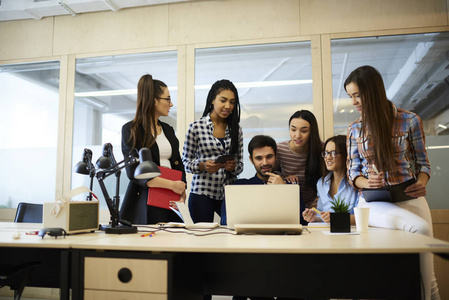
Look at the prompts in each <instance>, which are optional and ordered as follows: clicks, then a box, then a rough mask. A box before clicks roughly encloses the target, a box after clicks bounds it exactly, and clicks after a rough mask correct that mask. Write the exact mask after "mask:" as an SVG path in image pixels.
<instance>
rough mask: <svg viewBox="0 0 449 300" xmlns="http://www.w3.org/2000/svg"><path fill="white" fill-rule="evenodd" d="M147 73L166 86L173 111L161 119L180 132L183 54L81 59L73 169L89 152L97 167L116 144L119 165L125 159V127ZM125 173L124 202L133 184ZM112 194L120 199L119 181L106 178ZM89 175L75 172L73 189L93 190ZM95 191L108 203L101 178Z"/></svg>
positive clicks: (77, 64) (121, 185) (148, 54)
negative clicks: (179, 70) (180, 63)
mask: <svg viewBox="0 0 449 300" xmlns="http://www.w3.org/2000/svg"><path fill="white" fill-rule="evenodd" d="M145 74H151V75H152V76H153V78H155V79H159V80H162V81H163V82H165V83H166V84H167V86H168V88H169V90H170V95H171V99H172V101H173V107H172V108H171V110H170V115H169V116H168V117H161V120H163V121H164V122H167V123H169V124H170V125H172V126H173V127H174V128H175V129H176V125H177V124H176V116H177V52H176V51H167V52H156V53H143V54H130V55H115V56H104V57H94V58H82V59H77V60H76V75H75V107H74V124H73V126H74V127H73V152H72V155H73V156H72V166H75V164H76V163H77V162H79V161H80V160H81V158H82V155H83V151H84V148H88V149H90V150H92V152H93V159H92V161H93V163H94V164H95V162H96V160H97V159H98V158H99V157H100V156H101V153H102V148H103V145H104V144H105V143H111V144H112V145H113V150H114V157H115V159H116V161H117V162H119V161H121V160H123V154H122V151H121V129H122V126H123V125H124V124H125V123H127V122H128V121H130V120H132V119H133V118H134V115H135V111H136V100H137V83H138V81H139V79H140V77H142V76H143V75H145ZM128 182H129V181H128V178H127V176H126V172H125V170H123V171H122V174H121V177H120V198H121V199H123V196H124V193H125V191H126V188H127V186H128ZM105 184H106V187H107V189H108V193H109V196H110V197H111V198H112V197H113V196H114V195H115V187H116V178H115V177H114V176H110V177H108V178H107V179H106V180H105ZM89 185H90V180H89V176H86V175H80V174H76V173H74V172H73V173H72V188H75V187H78V186H89ZM93 192H94V193H95V194H96V195H97V197H98V198H99V199H100V204H101V206H102V208H105V202H104V201H102V199H103V195H102V193H101V190H100V187H99V185H98V183H97V181H96V180H94V186H93Z"/></svg>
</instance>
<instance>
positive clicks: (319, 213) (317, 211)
mask: <svg viewBox="0 0 449 300" xmlns="http://www.w3.org/2000/svg"><path fill="white" fill-rule="evenodd" d="M312 209H313V210H314V211H315V212H316V213H317V214H318V215H320V216H321V212H320V211H319V210H318V209H316V208H315V207H312Z"/></svg>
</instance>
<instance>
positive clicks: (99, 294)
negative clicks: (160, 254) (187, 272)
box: [84, 255, 171, 300]
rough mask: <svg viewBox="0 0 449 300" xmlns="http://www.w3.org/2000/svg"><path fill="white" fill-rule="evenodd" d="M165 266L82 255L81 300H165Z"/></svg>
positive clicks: (162, 262)
mask: <svg viewBox="0 0 449 300" xmlns="http://www.w3.org/2000/svg"><path fill="white" fill-rule="evenodd" d="M156 257H157V256H156ZM169 267H170V266H169V260H167V259H159V258H155V259H152V258H150V259H148V257H147V258H146V259H145V258H138V257H132V255H129V256H125V257H123V256H122V255H120V256H118V257H111V255H107V256H106V257H102V256H101V255H95V256H86V257H84V299H87V300H90V299H92V300H94V299H95V300H99V299H100V300H101V299H108V300H109V299H120V300H123V299H136V300H139V299H151V300H168V299H169V297H168V294H169V283H170V278H169V276H170V273H171V272H169Z"/></svg>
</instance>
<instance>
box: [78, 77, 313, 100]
mask: <svg viewBox="0 0 449 300" xmlns="http://www.w3.org/2000/svg"><path fill="white" fill-rule="evenodd" d="M311 83H312V79H304V80H280V81H253V82H238V83H234V85H235V87H236V88H253V87H272V86H288V85H300V84H311ZM211 86H212V84H204V85H195V90H209V89H210V87H211ZM168 89H169V90H170V91H175V90H177V89H178V87H177V86H175V87H168ZM123 95H137V89H127V90H109V91H92V92H79V93H77V92H75V97H104V96H123Z"/></svg>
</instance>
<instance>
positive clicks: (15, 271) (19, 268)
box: [0, 202, 43, 300]
mask: <svg viewBox="0 0 449 300" xmlns="http://www.w3.org/2000/svg"><path fill="white" fill-rule="evenodd" d="M42 212H43V205H42V204H34V203H25V202H20V203H19V205H18V206H17V211H16V216H15V218H14V223H42ZM38 264H40V262H35V261H32V262H26V263H23V264H20V265H7V264H1V265H0V288H2V287H5V286H9V287H10V288H11V289H12V290H14V300H19V299H20V297H21V296H22V293H23V290H24V289H25V286H26V284H27V282H28V278H29V277H30V275H31V273H32V271H33V267H34V266H36V265H38Z"/></svg>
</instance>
